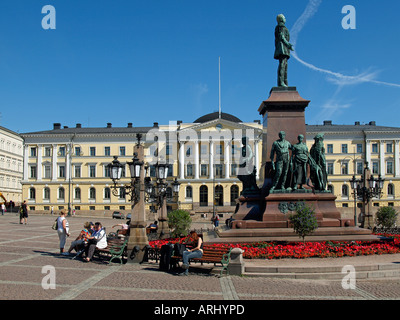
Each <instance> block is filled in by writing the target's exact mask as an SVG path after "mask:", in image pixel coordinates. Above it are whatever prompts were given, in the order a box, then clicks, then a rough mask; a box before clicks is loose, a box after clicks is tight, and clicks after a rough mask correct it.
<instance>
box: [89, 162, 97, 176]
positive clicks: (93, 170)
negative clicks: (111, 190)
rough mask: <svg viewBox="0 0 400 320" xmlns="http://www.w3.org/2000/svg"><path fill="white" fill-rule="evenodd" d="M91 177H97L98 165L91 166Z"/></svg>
mask: <svg viewBox="0 0 400 320" xmlns="http://www.w3.org/2000/svg"><path fill="white" fill-rule="evenodd" d="M89 177H90V178H95V177H96V165H90V166H89Z"/></svg>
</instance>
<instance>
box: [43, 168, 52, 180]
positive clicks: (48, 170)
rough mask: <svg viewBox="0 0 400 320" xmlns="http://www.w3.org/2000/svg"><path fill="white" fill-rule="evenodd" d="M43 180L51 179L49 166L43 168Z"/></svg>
mask: <svg viewBox="0 0 400 320" xmlns="http://www.w3.org/2000/svg"><path fill="white" fill-rule="evenodd" d="M44 178H45V179H51V166H50V165H45V166H44Z"/></svg>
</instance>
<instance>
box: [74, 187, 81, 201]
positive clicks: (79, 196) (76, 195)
mask: <svg viewBox="0 0 400 320" xmlns="http://www.w3.org/2000/svg"><path fill="white" fill-rule="evenodd" d="M74 198H75V199H77V200H80V199H81V188H75V197H74Z"/></svg>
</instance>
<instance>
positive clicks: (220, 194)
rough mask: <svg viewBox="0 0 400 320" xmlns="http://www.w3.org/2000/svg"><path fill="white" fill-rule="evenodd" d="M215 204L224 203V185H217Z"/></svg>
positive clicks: (221, 204)
mask: <svg viewBox="0 0 400 320" xmlns="http://www.w3.org/2000/svg"><path fill="white" fill-rule="evenodd" d="M214 201H215V205H216V206H223V205H224V188H223V187H222V186H215V199H214Z"/></svg>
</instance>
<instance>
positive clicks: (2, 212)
mask: <svg viewBox="0 0 400 320" xmlns="http://www.w3.org/2000/svg"><path fill="white" fill-rule="evenodd" d="M5 210H6V206H5V205H4V203H2V204H1V215H2V216H4V211H5Z"/></svg>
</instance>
